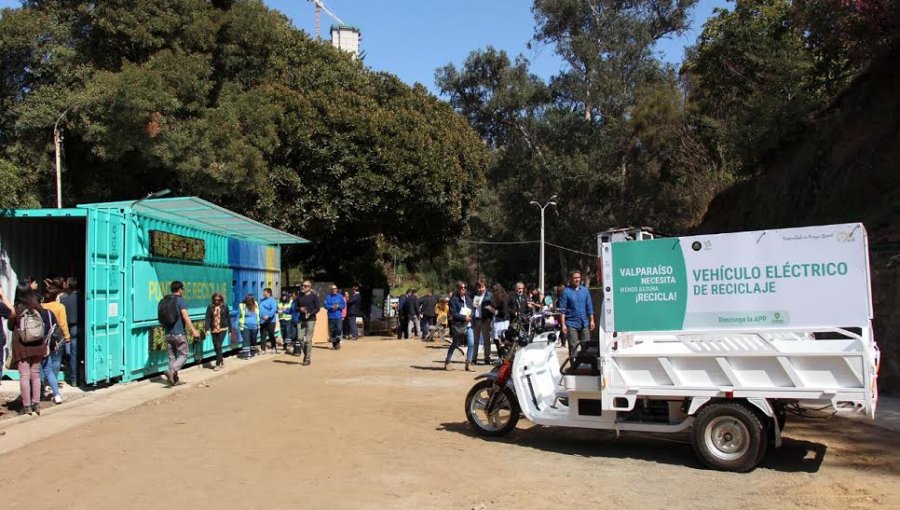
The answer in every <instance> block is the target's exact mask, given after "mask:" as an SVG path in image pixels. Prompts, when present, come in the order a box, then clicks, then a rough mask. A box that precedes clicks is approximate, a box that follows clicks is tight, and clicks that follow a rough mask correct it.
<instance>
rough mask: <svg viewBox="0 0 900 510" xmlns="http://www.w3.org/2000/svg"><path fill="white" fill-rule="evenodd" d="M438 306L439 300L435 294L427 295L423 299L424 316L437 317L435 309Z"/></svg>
mask: <svg viewBox="0 0 900 510" xmlns="http://www.w3.org/2000/svg"><path fill="white" fill-rule="evenodd" d="M435 306H437V298H436V297H434V294H426V295H425V296H424V297H423V298H422V316H423V317H435V316H436V315H435V313H434V307H435Z"/></svg>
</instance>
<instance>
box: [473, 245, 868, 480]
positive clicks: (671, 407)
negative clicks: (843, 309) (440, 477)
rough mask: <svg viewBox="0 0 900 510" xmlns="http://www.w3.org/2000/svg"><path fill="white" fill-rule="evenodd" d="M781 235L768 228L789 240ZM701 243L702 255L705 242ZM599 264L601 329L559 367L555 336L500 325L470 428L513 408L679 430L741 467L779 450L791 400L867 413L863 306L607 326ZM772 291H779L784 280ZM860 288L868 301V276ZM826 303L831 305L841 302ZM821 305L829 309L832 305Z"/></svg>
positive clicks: (576, 423)
mask: <svg viewBox="0 0 900 510" xmlns="http://www.w3.org/2000/svg"><path fill="white" fill-rule="evenodd" d="M793 230H796V229H793ZM785 232H787V231H770V233H771V234H772V235H778V236H781V237H784V238H786V239H790V237H789V235H788V234H786V233H785ZM643 235H645V234H643V233H641V232H634V233H632V234H630V235H629V237H630V238H632V239H635V240H639V239H641V238H642V236H643ZM725 235H726V236H727V235H729V234H725ZM851 235H853V234H851ZM862 235H864V230H863V231H862ZM785 236H787V237H785ZM705 237H707V238H714V237H715V236H705ZM691 240H692V239H690V238H688V241H691ZM615 241H616V239H615V238H614V237H613V238H612V239H610V236H609V235H608V234H607V235H606V237H604V238H601V243H600V250H601V251H600V253H601V254H610V253H612V251H611V250H610V247H611V244H614V242H615ZM703 242H710V245H712V243H719V244H722V242H723V240H722V239H705V240H703V239H701V243H703ZM757 243H759V241H757ZM692 244H693V243H692ZM863 244H865V240H863ZM700 246H701V250H702V249H704V247H705V246H707V245H706V244H701V245H700ZM819 246H822V245H819ZM693 249H697V247H696V244H693ZM698 251H699V250H698ZM814 251H816V252H817V253H818V254H813V255H811V257H812V258H814V259H816V260H820V259H821V257H826V258H827V255H826V254H823V253H822V251H821V250H814ZM770 255H771V254H770ZM794 256H796V254H794ZM601 265H602V266H603V275H604V290H605V292H606V294H608V295H605V296H604V300H603V305H604V307H603V311H602V312H601V313H602V314H607V315H606V317H604V319H605V320H601V321H600V323H601V324H604V325H607V328H608V329H609V330H605V329H604V328H602V327H600V328H598V329H599V330H600V331H599V337H598V338H597V341H591V342H587V343H584V344H581V345H579V346H578V349H577V351H576V353H575V355H574V356H572V357H567V356H562V357H565V358H567V359H566V360H565V361H564V362H563V363H560V356H558V355H557V349H556V348H555V345H554V344H555V340H556V338H557V334H558V333H557V332H555V331H553V330H552V329H550V328H547V329H541V328H540V327H536V326H535V325H534V322H532V323H530V324H528V326H527V327H523V328H514V329H511V330H509V331H508V332H507V335H506V338H505V340H506V346H507V351H506V354H505V355H504V357H503V358H502V359H501V365H500V367H499V369H496V370H495V371H493V372H491V373H490V374H483V375H481V376H479V378H480V379H483V380H481V381H479V382H477V383H476V384H475V386H474V387H473V388H472V389H471V390H470V392H469V394H468V396H467V398H466V414H467V418H468V421H469V422H470V424H471V425H472V426H473V427H474V428H475V429H476V431H477V432H478V433H480V434H481V435H485V436H499V435H502V434H505V433H508V432H509V431H511V430H512V429H513V428H515V425H516V423H517V421H518V419H519V417H520V415H521V416H524V417H525V418H527V419H528V420H530V421H531V422H533V423H536V424H539V425H553V426H560V427H581V428H590V429H608V430H615V431H617V432H624V431H637V432H650V433H689V434H690V436H691V441H692V444H693V448H694V451H695V453H696V454H697V456H698V457H699V459H700V460H701V461H702V462H703V463H704V464H705V465H707V466H709V467H711V468H714V469H719V470H724V471H736V472H745V471H749V470H752V469H754V468H755V467H756V466H757V465H758V464H759V463H760V461H761V460H762V459H763V457H764V456H765V454H766V451H767V449H768V447H769V446H770V445H771V446H774V447H776V448H777V447H779V446H780V445H781V433H782V430H783V429H784V426H785V417H786V412H785V409H786V408H787V407H789V406H797V405H803V404H812V405H815V406H818V407H831V408H833V410H834V411H836V412H852V413H865V414H867V415H868V416H869V417H870V418H874V414H875V406H876V400H877V385H876V379H877V371H878V360H879V352H878V348H877V346H876V344H875V341H874V339H873V336H872V329H871V314H870V313H869V314H868V318H866V319H865V320H861V321H857V323H850V324H842V326H840V327H838V326H819V327H810V326H804V327H791V326H790V325H789V324H783V323H782V322H787V321H784V320H782V319H781V318H782V317H783V315H782V313H781V312H779V313H777V314H773V315H772V317H776V316H777V317H778V318H779V320H777V321H770V322H774V323H766V324H760V325H755V326H753V327H746V326H745V327H730V328H729V327H717V328H702V327H695V326H690V327H688V328H684V329H679V330H670V331H644V332H641V331H629V332H622V331H614V330H612V329H613V327H611V325H613V324H617V323H619V322H620V321H617V320H613V319H612V317H614V314H613V313H609V312H610V310H608V308H610V307H612V306H613V303H611V302H609V301H611V299H612V297H613V296H612V295H611V294H613V286H614V285H616V281H615V280H616V279H615V277H614V275H613V268H615V267H616V266H615V264H614V263H613V261H610V260H608V259H603V260H601ZM864 265H865V267H864V269H863V271H864V272H865V275H862V276H864V277H865V278H866V279H868V264H867V259H866V262H865V264H864ZM851 267H852V265H851ZM623 274H624V273H623ZM696 274H698V275H699V274H700V273H696ZM857 276H859V275H857ZM800 283H802V285H799V289H798V290H797V291H796V292H797V293H795V294H793V296H800V295H802V294H803V293H804V292H808V291H809V289H816V290H817V291H821V288H820V287H817V284H816V283H815V282H812V283H810V282H805V283H804V282H800ZM782 287H783V289H782V290H783V291H784V292H785V293H789V289H788V286H787V285H783V286H782ZM804 287H808V288H807V290H803V288H804ZM776 288H777V287H776ZM865 288H866V291H867V292H869V296H870V295H871V294H870V291H868V289H869V286H868V280H866V285H865ZM663 291H664V289H663ZM790 292H794V291H790ZM848 292H849V294H850V295H848V296H847V299H854V298H858V296H854V295H853V292H852V289H851V291H848ZM764 297H766V298H768V299H769V301H768V306H766V307H764V308H768V309H770V310H782V309H784V307H785V306H788V305H785V303H784V302H779V301H778V299H782V300H783V299H794V298H793V297H791V296H787V297H785V296H781V297H780V298H775V297H773V296H764ZM810 298H811V299H812V297H810ZM619 299H620V300H621V301H624V300H625V298H622V297H621V296H619ZM724 299H725V298H722V299H721V300H719V301H718V302H722V300H724ZM740 299H744V297H743V296H741V297H740ZM772 299H775V301H772ZM836 299H837V301H838V305H840V299H843V298H841V297H837V298H836ZM710 302H712V301H710ZM691 306H694V305H693V304H691V305H689V306H688V307H687V309H688V311H689V312H690V310H691V308H690V307H691ZM729 306H731V305H729ZM821 306H822V307H823V308H824V309H825V310H826V311H827V309H828V308H829V307H830V306H832V305H831V303H829V302H826V303H824V304H822V305H821ZM867 309H868V310H869V311H870V310H871V303H868V306H867ZM788 311H789V312H792V313H793V314H794V316H796V320H797V321H803V320H805V319H804V317H805V315H804V313H806V312H804V311H803V310H800V309H791V310H788ZM704 313H707V314H708V313H710V312H709V310H708V309H707V310H706V311H705V312H704ZM786 313H787V312H785V314H786ZM810 313H812V312H810ZM688 315H690V314H688ZM723 316H727V317H733V316H734V315H727V314H726V315H723ZM702 317H706V315H703V316H702ZM534 320H535V318H534V317H533V318H532V321H534ZM621 322H622V323H624V321H621ZM686 322H689V321H686ZM762 322H764V321H762Z"/></svg>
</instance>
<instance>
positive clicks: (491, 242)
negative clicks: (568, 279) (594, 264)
mask: <svg viewBox="0 0 900 510" xmlns="http://www.w3.org/2000/svg"><path fill="white" fill-rule="evenodd" d="M462 242H464V243H469V244H492V245H509V244H538V243H540V241H475V240H472V239H462ZM544 244H547V245H550V246H553V247H554V248H559V249H560V250H565V251H570V252H572V253H577V254H579V255H587V256H588V257H599V255H597V254H596V253H587V252H583V251H579V250H575V249H572V248H566V247H565V246H560V245H558V244H553V243H551V242H549V241H544Z"/></svg>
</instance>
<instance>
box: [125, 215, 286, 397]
mask: <svg viewBox="0 0 900 510" xmlns="http://www.w3.org/2000/svg"><path fill="white" fill-rule="evenodd" d="M134 223H135V226H136V228H135V229H133V230H134V232H135V235H134V236H133V237H132V241H133V246H134V249H133V250H129V251H131V257H132V260H133V269H132V271H131V274H132V275H133V278H132V280H133V285H132V288H133V289H134V299H133V303H134V306H133V307H132V310H133V318H132V325H131V328H130V331H131V334H130V335H129V336H130V338H129V339H128V341H127V346H126V349H125V355H126V358H127V359H126V375H125V378H126V380H127V379H138V378H141V377H145V376H147V375H151V374H156V373H160V372H162V371H164V370H165V369H166V366H167V363H168V357H167V354H166V351H165V344H164V342H161V341H160V340H161V338H160V335H161V331H160V330H159V329H158V328H159V324H158V322H157V319H156V305H157V303H158V301H159V299H161V298H162V296H163V295H165V294H166V293H168V287H167V285H168V284H169V283H170V282H171V281H172V280H175V279H178V280H181V281H183V282H184V283H185V298H186V300H187V302H188V313H189V314H190V315H191V318H192V319H193V320H194V323H195V324H196V325H201V324H202V323H203V319H204V316H205V312H206V307H207V305H208V304H209V302H210V297H211V295H212V292H221V293H222V294H223V295H224V296H225V300H226V303H229V304H230V308H231V310H232V322H233V323H234V322H235V318H236V315H237V303H238V301H239V300H240V299H241V297H243V296H245V295H246V293H244V294H241V292H244V289H245V288H251V289H253V290H251V292H254V293H255V294H256V295H257V296H258V295H260V294H261V293H262V289H263V288H265V287H272V288H273V289H274V288H276V287H278V286H279V281H278V279H279V278H280V274H281V273H280V249H279V248H278V247H272V246H265V245H261V244H257V243H252V242H248V241H243V240H238V239H234V238H228V237H225V236H221V235H218V234H213V233H210V232H205V231H202V230H197V229H193V228H189V227H184V226H181V225H177V224H173V223H170V222H167V221H163V220H159V219H155V218H148V217H142V216H137V217H136V218H135V220H134ZM151 230H159V231H164V232H171V233H173V234H177V235H181V236H185V237H191V238H196V239H202V240H203V241H204V243H205V247H206V254H205V259H204V261H203V263H199V262H198V263H191V262H185V261H173V260H167V259H161V258H155V257H151V256H150V231H151ZM154 336H155V337H156V338H155V341H154ZM238 344H239V339H238V338H232V339H231V342H229V341H228V340H226V345H225V347H226V349H228V348H236V347H238ZM189 352H190V357H189V359H188V362H197V361H201V360H203V359H208V358H211V357H212V356H214V355H215V350H214V348H213V345H212V339H211V338H210V336H209V335H205V337H204V338H203V339H202V340H201V341H197V342H191V343H190V349H189Z"/></svg>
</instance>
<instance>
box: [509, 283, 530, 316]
mask: <svg viewBox="0 0 900 510" xmlns="http://www.w3.org/2000/svg"><path fill="white" fill-rule="evenodd" d="M510 305H511V306H512V311H513V316H512V317H511V318H518V317H519V316H520V315H525V313H526V312H527V311H528V294H527V293H526V292H525V283H524V282H516V293H515V294H514V295H513V296H512V299H511V300H510Z"/></svg>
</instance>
